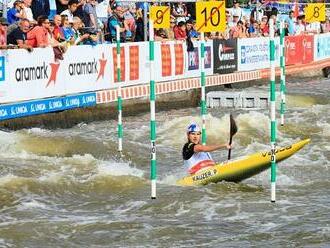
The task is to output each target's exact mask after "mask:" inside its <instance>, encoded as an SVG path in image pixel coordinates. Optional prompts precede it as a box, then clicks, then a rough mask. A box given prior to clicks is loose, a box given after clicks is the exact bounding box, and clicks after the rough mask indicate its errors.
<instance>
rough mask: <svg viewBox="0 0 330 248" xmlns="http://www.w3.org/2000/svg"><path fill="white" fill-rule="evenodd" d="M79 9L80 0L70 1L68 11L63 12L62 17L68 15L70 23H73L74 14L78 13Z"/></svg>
mask: <svg viewBox="0 0 330 248" xmlns="http://www.w3.org/2000/svg"><path fill="white" fill-rule="evenodd" d="M77 7H78V0H69V3H68V9H66V10H64V11H62V13H61V16H63V15H66V16H67V17H68V19H69V22H71V23H72V22H73V13H74V12H76V10H77Z"/></svg>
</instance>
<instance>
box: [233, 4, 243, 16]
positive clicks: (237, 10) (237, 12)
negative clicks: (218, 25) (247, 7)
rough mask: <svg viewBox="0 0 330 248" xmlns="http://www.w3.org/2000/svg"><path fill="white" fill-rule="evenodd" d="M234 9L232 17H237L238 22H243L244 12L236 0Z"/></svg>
mask: <svg viewBox="0 0 330 248" xmlns="http://www.w3.org/2000/svg"><path fill="white" fill-rule="evenodd" d="M233 3H234V7H233V8H232V9H231V15H232V16H237V17H238V20H242V17H243V10H242V9H241V7H240V6H239V2H238V1H237V0H234V2H233Z"/></svg>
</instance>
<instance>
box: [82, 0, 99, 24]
mask: <svg viewBox="0 0 330 248" xmlns="http://www.w3.org/2000/svg"><path fill="white" fill-rule="evenodd" d="M95 6H96V0H87V1H86V4H85V5H84V12H85V13H86V14H87V15H88V22H87V23H86V27H92V28H94V29H96V30H97V29H98V28H99V25H98V22H97V15H96V7H95Z"/></svg>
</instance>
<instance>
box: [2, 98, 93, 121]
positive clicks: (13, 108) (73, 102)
mask: <svg viewBox="0 0 330 248" xmlns="http://www.w3.org/2000/svg"><path fill="white" fill-rule="evenodd" d="M95 105H96V93H86V94H80V95H75V96H68V97H58V98H49V99H43V100H37V101H31V102H22V103H17V104H8V105H0V120H7V119H13V118H19V117H24V116H30V115H38V114H44V113H50V112H56V111H62V110H67V109H72V108H78V107H89V106H95Z"/></svg>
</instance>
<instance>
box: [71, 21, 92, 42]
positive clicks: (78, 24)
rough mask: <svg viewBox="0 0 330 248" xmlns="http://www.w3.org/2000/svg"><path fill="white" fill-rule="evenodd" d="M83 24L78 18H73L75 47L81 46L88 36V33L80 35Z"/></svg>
mask: <svg viewBox="0 0 330 248" xmlns="http://www.w3.org/2000/svg"><path fill="white" fill-rule="evenodd" d="M82 28H83V23H82V21H81V20H80V18H79V17H78V16H75V17H73V23H72V30H73V33H74V34H73V38H74V44H75V45H82V44H83V42H84V40H86V39H88V38H89V36H90V34H89V33H88V32H85V33H82V32H81V31H80V30H82Z"/></svg>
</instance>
